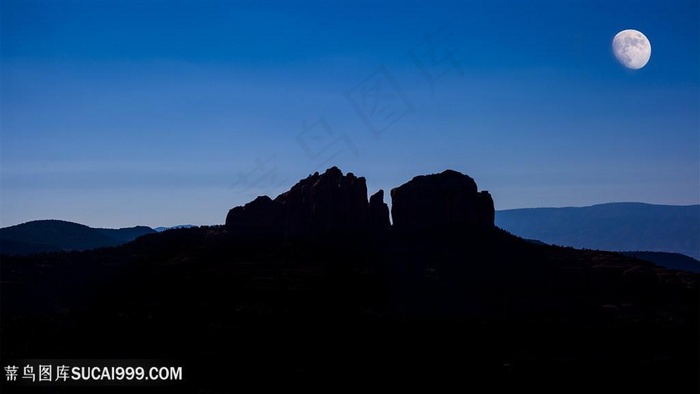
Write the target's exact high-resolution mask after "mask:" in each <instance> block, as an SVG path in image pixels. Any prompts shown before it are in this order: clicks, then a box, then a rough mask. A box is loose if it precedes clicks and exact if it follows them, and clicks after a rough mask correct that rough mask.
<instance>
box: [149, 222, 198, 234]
mask: <svg viewBox="0 0 700 394" xmlns="http://www.w3.org/2000/svg"><path fill="white" fill-rule="evenodd" d="M190 227H197V226H195V225H193V224H178V225H177V226H170V227H165V226H161V227H155V228H154V229H153V230H154V231H156V232H158V233H162V232H163V231H166V230H175V229H178V228H190Z"/></svg>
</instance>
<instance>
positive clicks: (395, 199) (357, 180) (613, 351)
mask: <svg viewBox="0 0 700 394" xmlns="http://www.w3.org/2000/svg"><path fill="white" fill-rule="evenodd" d="M367 195H368V193H367V188H366V182H365V180H364V178H362V177H357V176H355V175H353V174H350V173H348V174H345V175H344V174H343V173H342V172H341V171H340V170H339V169H337V168H331V169H329V170H327V171H325V172H324V173H323V174H320V173H315V174H313V175H310V176H309V177H307V178H305V179H302V180H301V181H299V182H298V183H297V184H296V185H294V186H293V187H292V188H291V189H290V190H289V191H287V192H285V193H282V194H281V195H279V196H277V197H275V198H270V197H266V196H261V197H258V198H257V199H255V200H254V201H252V202H250V203H248V204H245V205H243V206H240V207H233V208H232V209H231V210H230V211H229V212H228V214H227V215H226V224H225V225H223V226H202V227H197V228H183V229H176V230H171V231H165V232H162V233H156V234H148V235H145V236H142V237H139V238H137V239H136V240H134V241H132V242H130V243H128V244H125V245H122V246H119V247H116V248H109V249H97V250H90V251H85V252H63V253H55V254H43V255H35V256H16V257H3V259H2V260H1V262H0V269H2V272H1V274H2V278H3V285H2V287H0V292H1V294H0V295H1V296H2V299H3V300H5V301H4V302H3V303H2V304H1V307H2V316H1V317H2V320H1V321H2V324H3V326H2V330H1V331H0V335H2V338H1V339H2V344H3V346H2V348H0V357H2V358H3V360H15V359H25V358H30V357H42V358H61V359H71V358H75V359H91V358H101V359H104V358H110V359H166V360H175V361H176V363H177V364H178V365H182V366H183V368H184V371H185V372H184V374H185V375H186V376H187V379H186V381H185V382H181V383H178V384H176V385H175V386H174V387H173V388H172V390H170V391H171V392H173V391H184V392H237V391H239V390H240V388H241V387H256V388H262V387H265V386H268V385H271V386H275V385H280V386H281V387H278V388H285V389H289V388H291V387H295V386H300V387H307V388H308V387H313V386H320V387H323V388H324V389H326V390H328V389H331V390H332V389H335V388H340V387H348V386H354V385H362V386H364V387H379V386H378V385H381V386H386V387H390V388H392V389H403V388H410V387H414V388H415V387H420V386H419V385H428V387H427V388H429V389H431V390H432V391H440V390H442V389H445V390H446V389H453V388H454V387H462V388H471V387H484V386H482V385H484V384H486V385H488V386H486V387H489V388H490V389H492V390H491V391H497V392H498V391H505V390H508V391H509V392H510V391H514V390H522V389H525V388H537V389H538V392H542V391H547V390H553V391H556V392H572V391H576V390H582V391H586V392H590V391H592V390H599V389H600V387H603V385H604V387H605V388H606V390H607V391H620V392H633V391H638V390H642V391H644V392H648V391H650V390H658V391H663V392H697V389H698V377H699V376H698V371H700V368H699V367H700V365H699V364H698V359H699V358H698V349H699V347H698V335H697V333H698V328H699V327H698V314H697V311H698V307H699V306H700V305H699V300H698V294H699V291H700V287H699V283H700V276H698V275H697V274H693V273H689V272H684V271H674V270H668V269H664V268H660V267H658V266H656V265H654V264H651V263H649V262H646V261H643V260H639V259H636V258H632V257H626V256H624V255H622V254H620V253H612V252H602V251H593V250H577V249H574V248H567V247H558V246H550V245H543V244H537V243H533V242H530V241H527V240H525V239H522V238H519V237H517V236H514V235H512V234H510V233H508V232H506V231H504V230H502V229H500V228H498V227H496V226H495V225H494V222H493V220H494V219H493V217H494V207H493V200H492V199H491V197H490V195H489V194H488V193H487V192H485V191H479V190H478V189H477V186H476V183H475V182H474V180H473V179H472V178H470V177H468V176H467V175H464V174H461V173H459V172H457V171H451V170H448V171H445V172H442V173H440V174H433V175H423V176H418V177H415V178H413V179H412V180H410V181H408V182H407V183H405V184H404V185H401V186H399V187H397V188H394V189H393V190H391V191H390V193H389V195H390V196H391V198H392V212H391V215H392V219H393V223H394V224H393V225H390V224H389V220H388V219H389V218H388V214H389V210H388V207H387V206H386V204H385V203H384V201H383V196H384V193H383V192H379V191H377V192H375V193H373V194H372V196H371V197H370V198H369V200H368V198H367ZM222 214H223V213H222ZM222 216H223V215H222ZM7 300H11V301H10V302H8V301H7ZM96 336H98V337H100V338H103V339H102V340H99V341H96V340H94V338H96ZM2 384H8V383H6V382H3V383H2ZM251 385H253V386H251ZM180 389H181V390H180Z"/></svg>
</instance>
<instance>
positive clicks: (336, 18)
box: [0, 0, 700, 227]
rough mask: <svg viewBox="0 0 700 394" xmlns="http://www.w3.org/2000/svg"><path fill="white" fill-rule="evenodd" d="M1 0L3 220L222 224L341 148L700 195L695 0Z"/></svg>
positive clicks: (417, 170) (511, 196) (575, 190)
mask: <svg viewBox="0 0 700 394" xmlns="http://www.w3.org/2000/svg"><path fill="white" fill-rule="evenodd" d="M0 2H1V3H0V4H1V5H0V40H1V41H0V46H1V52H0V67H1V77H0V82H1V85H0V93H1V98H0V108H1V109H0V111H1V113H0V117H1V118H0V119H1V120H0V122H1V123H0V126H1V134H0V153H1V162H2V169H1V170H0V182H1V183H0V187H1V193H2V194H1V197H2V200H1V204H0V226H8V225H13V224H17V223H21V222H24V221H28V220H33V219H47V218H56V219H64V220H71V221H76V222H80V223H84V224H88V225H91V226H101V227H120V226H130V225H136V224H144V225H150V226H159V225H175V224H179V223H193V224H216V223H222V222H223V221H224V218H225V215H226V212H227V210H228V209H229V208H231V207H233V206H235V205H239V204H242V203H245V202H247V201H249V200H251V199H252V198H254V197H255V196H257V195H259V194H269V195H271V196H272V197H274V196H276V195H277V194H278V193H280V192H283V191H285V190H287V189H288V188H289V187H290V186H292V185H293V184H294V183H295V182H296V181H297V180H298V179H300V178H303V177H306V176H307V175H309V174H310V173H312V172H314V171H316V170H323V169H325V168H326V167H329V166H330V165H337V166H339V167H340V168H341V169H342V170H343V171H345V172H348V171H349V172H354V173H355V174H357V175H362V176H365V177H366V178H367V181H368V187H369V192H370V193H374V192H375V191H376V190H377V189H379V188H383V189H385V191H386V192H388V191H389V189H391V188H392V187H396V186H399V185H400V184H402V183H404V182H406V181H407V180H409V179H410V178H411V177H413V176H414V175H418V174H427V173H435V172H439V171H442V170H444V169H447V168H452V169H455V170H458V171H461V172H464V173H466V174H468V175H470V176H472V177H473V178H474V179H475V180H476V182H477V184H478V185H479V187H480V189H487V190H489V191H490V192H491V194H492V195H493V196H494V200H495V203H496V208H497V209H507V208H519V207H540V206H581V205H590V204H595V203H602V202H612V201H641V202H648V203H661V204H697V203H699V202H700V135H699V133H700V132H699V130H700V119H699V117H700V75H699V74H700V30H699V27H698V26H699V20H700V9H699V7H698V1H684V2H673V1H657V2H650V1H648V2H645V1H633V2H622V1H610V0H608V1H601V2H590V1H580V2H575V1H548V2H537V1H507V2H493V1H490V2H486V1H464V2H448V3H439V4H438V3H436V2H435V1H430V2H421V1H415V2H404V1H396V2H383V3H380V2H376V4H373V3H364V2H356V1H354V2H336V1H333V2H331V1H325V2H310V1H307V2H291V1H290V2H260V1H257V2H215V1H208V2H207V1H182V2H175V1H102V0H91V1H31V0H18V1H9V0H0ZM628 28H633V29H637V30H640V31H642V32H643V33H644V34H646V36H647V37H648V38H649V40H650V41H651V45H652V55H651V60H650V61H649V63H648V64H647V66H646V67H645V68H643V69H640V70H636V71H632V70H627V69H625V68H624V67H622V66H621V65H620V64H619V63H618V62H617V61H616V60H615V57H614V55H613V54H612V50H611V41H612V38H613V37H614V36H615V34H616V33H617V32H619V31H620V30H623V29H628ZM431 55H434V56H431Z"/></svg>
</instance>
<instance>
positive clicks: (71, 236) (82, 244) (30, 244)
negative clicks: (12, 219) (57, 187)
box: [0, 220, 155, 255]
mask: <svg viewBox="0 0 700 394" xmlns="http://www.w3.org/2000/svg"><path fill="white" fill-rule="evenodd" d="M154 232H155V231H154V230H152V229H151V228H149V227H145V226H137V227H129V228H120V229H105V228H92V227H88V226H85V225H82V224H78V223H72V222H66V221H63V220H35V221H31V222H27V223H22V224H18V225H16V226H11V227H4V228H1V229H0V254H6V255H26V254H35V253H44V252H57V251H61V250H65V251H70V250H88V249H96V248H103V247H108V246H117V245H121V244H125V243H127V242H130V241H133V240H134V239H136V238H138V237H140V236H142V235H145V234H151V233H154Z"/></svg>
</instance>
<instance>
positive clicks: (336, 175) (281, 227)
mask: <svg viewBox="0 0 700 394" xmlns="http://www.w3.org/2000/svg"><path fill="white" fill-rule="evenodd" d="M391 198H392V203H393V207H392V216H393V219H394V225H395V226H396V227H397V228H400V229H427V228H430V227H434V226H442V225H466V226H468V227H469V228H488V227H493V222H494V208H493V200H492V199H491V195H489V193H488V192H486V191H482V192H478V191H477V187H476V183H475V182H474V180H473V179H472V178H470V177H469V176H467V175H464V174H461V173H459V172H456V171H453V170H446V171H444V172H442V173H440V174H434V175H423V176H418V177H415V178H413V179H412V180H411V181H410V182H408V183H406V184H404V185H402V186H399V187H397V188H395V189H393V190H392V191H391ZM226 226H227V228H228V229H229V231H231V232H234V233H249V234H286V235H292V236H306V235H320V234H340V233H342V234H360V233H362V232H367V231H370V232H373V233H377V232H381V231H385V230H387V229H389V228H390V227H391V222H390V220H389V208H388V206H387V204H386V203H384V191H383V190H379V191H378V192H377V193H375V194H374V195H372V197H371V198H370V200H369V202H368V201H367V183H366V181H365V178H363V177H359V178H358V177H356V176H355V175H353V174H352V173H348V174H347V175H343V173H342V171H340V170H339V169H338V168H337V167H332V168H329V169H328V170H326V172H324V173H323V174H319V173H315V174H313V175H310V176H309V177H307V178H306V179H302V180H301V181H299V182H298V183H297V184H296V185H294V186H293V187H292V188H291V189H290V190H289V191H287V192H285V193H282V194H280V195H279V196H277V198H275V199H274V200H272V199H270V198H269V197H267V196H262V197H258V198H256V199H255V200H253V201H252V202H250V203H248V204H246V205H244V206H242V207H240V206H239V207H236V208H233V209H231V210H230V211H229V213H228V216H227V217H226Z"/></svg>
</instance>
